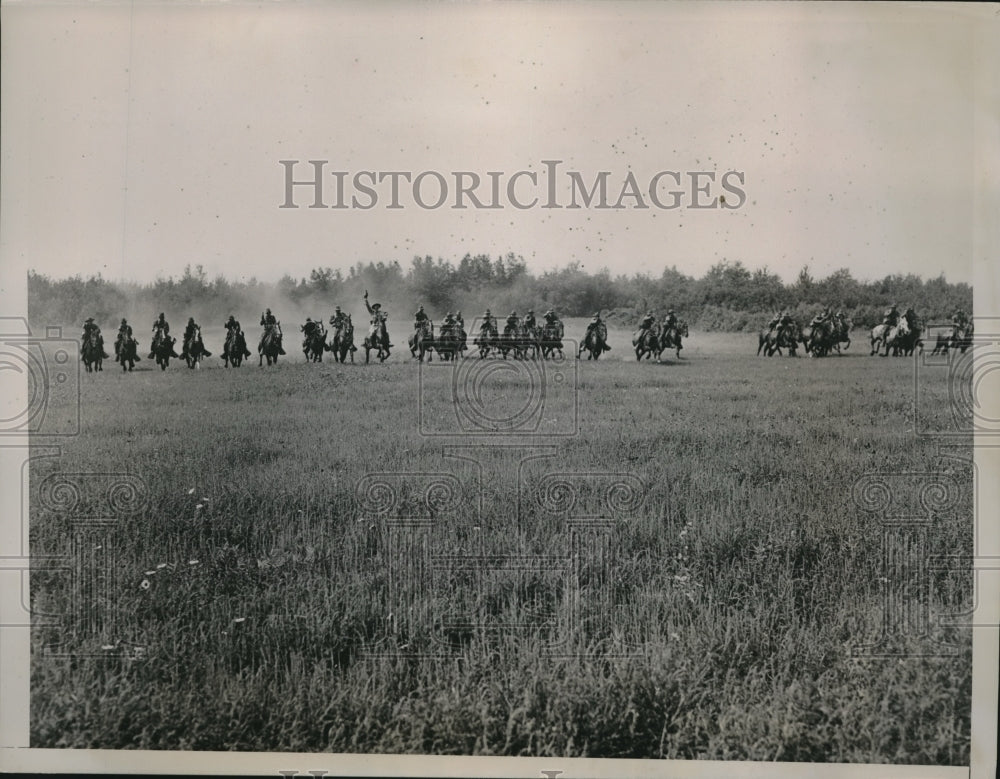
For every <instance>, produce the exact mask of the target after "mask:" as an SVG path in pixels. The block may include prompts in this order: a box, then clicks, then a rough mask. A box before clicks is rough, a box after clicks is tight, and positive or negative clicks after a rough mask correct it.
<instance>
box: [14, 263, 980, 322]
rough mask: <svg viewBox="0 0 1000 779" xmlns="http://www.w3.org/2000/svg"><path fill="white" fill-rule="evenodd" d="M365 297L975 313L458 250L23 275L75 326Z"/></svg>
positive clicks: (804, 283) (765, 283) (739, 277)
mask: <svg viewBox="0 0 1000 779" xmlns="http://www.w3.org/2000/svg"><path fill="white" fill-rule="evenodd" d="M365 290H368V291H369V294H370V298H371V300H372V301H379V302H381V303H382V304H383V307H384V308H385V309H386V310H388V311H389V313H390V316H391V319H392V321H397V322H398V321H405V320H408V319H410V318H411V317H412V315H413V312H414V311H415V309H416V307H417V305H420V304H422V305H424V306H425V308H426V309H427V311H428V312H429V313H430V314H431V315H432V316H437V317H440V316H441V315H443V314H444V313H445V312H446V311H449V310H451V311H457V310H462V311H463V314H464V315H465V317H466V318H471V317H475V316H478V315H480V314H481V313H482V312H483V310H484V309H486V308H490V309H491V310H492V312H493V314H494V315H504V316H506V315H507V314H508V313H509V312H510V311H511V310H516V311H517V312H518V314H522V315H523V314H524V312H525V311H526V310H527V309H528V308H534V310H535V312H536V314H539V315H540V314H541V313H543V312H544V311H545V310H547V309H549V308H552V309H554V310H555V311H556V312H557V313H558V314H559V316H561V317H564V318H565V317H581V316H588V317H589V316H591V315H592V314H593V313H594V312H595V311H600V312H602V315H603V316H604V317H605V318H606V319H608V320H609V321H612V322H617V323H620V324H624V325H631V324H634V323H635V322H636V321H638V319H639V318H640V317H641V315H642V314H644V313H645V312H646V311H649V310H651V311H654V312H656V313H657V314H658V315H660V316H662V315H663V314H664V313H665V312H666V311H667V310H668V309H671V308H672V309H673V310H674V311H675V312H676V313H677V315H678V316H680V317H682V318H684V319H686V320H687V321H688V323H689V324H690V325H691V327H693V328H695V329H699V330H724V331H742V330H754V329H757V328H759V327H761V326H762V325H763V324H765V323H766V322H767V320H768V319H770V318H771V317H772V316H773V315H774V314H776V313H777V312H778V311H779V310H782V309H785V310H788V311H789V312H791V314H792V315H793V316H795V317H797V318H799V319H800V320H806V321H807V320H808V319H810V318H811V317H812V316H813V315H814V314H815V313H817V312H818V311H819V310H820V309H821V308H823V307H827V306H829V307H830V308H831V310H832V311H836V310H838V309H840V310H842V311H843V312H844V313H845V314H846V315H847V316H849V317H850V318H851V319H852V320H853V321H854V324H855V326H856V327H872V326H874V325H875V324H877V323H878V322H880V321H881V318H882V313H883V311H884V310H885V308H886V307H887V306H889V305H890V304H892V303H897V304H898V305H899V306H901V307H906V306H913V307H914V308H915V309H916V311H917V313H918V314H919V315H920V317H921V318H922V319H923V320H924V321H925V322H937V321H944V320H946V319H948V318H950V317H951V315H952V314H953V313H954V312H955V311H956V310H957V309H959V308H961V309H963V310H965V311H966V312H969V313H971V311H972V287H971V286H970V285H968V284H964V283H951V282H948V281H947V280H946V279H945V278H944V275H941V276H938V277H937V278H932V279H922V278H920V277H919V276H916V275H914V274H905V275H899V274H897V275H889V276H886V277H884V278H882V279H879V280H875V281H860V280H858V279H855V278H854V277H853V276H852V275H851V273H850V271H848V270H847V269H841V270H838V271H836V272H834V273H832V274H830V275H829V276H827V277H826V278H822V279H818V278H814V277H813V275H812V273H811V272H810V270H809V268H808V266H807V267H804V268H802V270H801V271H800V272H799V274H798V277H797V278H796V279H795V281H794V282H791V283H784V282H783V281H782V280H781V278H780V277H779V276H778V275H777V274H775V273H772V272H770V271H769V270H768V269H767V268H762V269H757V270H750V269H748V268H746V267H745V266H744V265H743V264H742V263H741V262H727V261H724V262H720V263H717V264H715V265H713V266H712V267H711V268H710V269H709V270H708V272H707V273H705V275H704V276H702V277H701V278H695V277H694V276H690V275H688V274H686V273H683V272H682V271H680V270H678V269H677V268H676V266H674V267H670V268H667V269H665V270H664V271H663V272H662V273H660V274H659V275H649V274H633V275H625V274H619V275H614V276H613V275H612V274H611V273H610V271H608V270H607V269H602V270H598V271H596V272H590V271H587V270H585V269H584V268H583V267H582V266H581V265H580V264H579V263H570V264H569V265H566V266H565V267H563V268H560V269H558V270H550V271H545V272H543V273H533V272H531V271H530V270H529V268H528V264H527V263H526V262H525V260H524V258H523V257H521V256H517V255H514V254H513V253H508V254H507V255H505V256H498V257H495V258H494V257H491V256H488V255H484V254H479V255H475V256H473V255H470V254H466V255H465V256H464V257H462V258H461V259H460V260H457V261H450V260H445V259H441V258H437V259H434V258H432V257H430V256H424V257H414V258H413V259H412V261H411V262H410V263H409V265H408V266H406V267H404V266H403V265H401V264H400V263H399V262H398V261H389V262H384V261H383V262H369V263H358V264H356V265H354V266H352V267H350V268H349V269H348V270H346V271H342V270H339V269H334V268H331V267H317V268H314V269H313V270H312V271H311V272H310V274H309V276H308V278H304V277H303V278H294V277H292V276H290V275H288V274H286V275H284V276H282V277H281V278H280V279H279V280H278V281H276V282H265V281H259V280H257V279H254V278H251V279H249V280H239V281H236V280H230V279H227V278H225V277H224V276H221V275H219V276H216V277H215V278H212V279H209V278H208V276H207V275H206V273H205V271H204V269H203V267H202V266H201V265H195V266H193V267H192V266H191V265H188V266H187V267H185V269H184V273H183V274H182V275H181V276H180V277H179V278H174V277H172V276H171V277H167V278H158V279H156V281H154V282H151V283H147V284H138V283H134V282H118V281H110V280H107V279H104V278H102V277H101V276H100V275H96V276H90V277H88V278H83V277H81V276H73V277H70V278H65V279H53V278H50V277H48V276H46V275H43V274H40V273H36V272H29V274H28V314H29V319H30V320H31V321H32V323H35V324H39V325H43V324H62V325H71V324H81V323H82V322H83V321H84V319H86V318H87V317H90V316H92V317H94V318H95V320H97V322H98V323H101V324H102V325H105V326H107V325H109V324H111V323H113V322H117V321H118V319H120V318H121V317H123V316H124V317H129V319H130V321H132V320H133V319H138V320H139V323H140V324H142V322H143V319H144V318H146V317H148V318H150V321H152V317H154V316H155V315H156V314H157V313H159V312H160V311H164V312H165V313H166V314H167V316H168V319H171V320H179V319H180V318H181V317H183V318H184V319H186V318H187V317H188V316H194V317H195V318H196V319H197V320H198V321H199V323H202V324H207V325H213V324H218V325H221V324H222V321H223V320H224V319H225V317H228V315H229V314H234V315H236V317H237V318H242V319H244V320H246V321H244V325H245V326H246V325H248V324H250V325H253V324H256V318H257V317H258V316H259V312H261V311H263V309H264V308H271V309H272V310H273V311H274V313H275V314H276V315H277V316H278V317H279V319H281V318H282V317H284V318H285V320H286V321H288V320H291V321H290V323H295V322H297V321H301V320H302V319H304V318H305V316H306V315H311V316H313V317H314V318H315V317H323V318H324V319H326V318H328V317H329V315H330V314H331V313H332V311H333V308H334V306H335V305H340V306H342V307H343V308H344V310H345V311H347V312H349V313H354V314H355V316H356V317H357V316H358V315H360V314H362V313H364V306H363V303H362V295H363V294H364V291H365ZM359 308H360V311H359ZM365 318H366V315H365ZM178 324H182V322H178Z"/></svg>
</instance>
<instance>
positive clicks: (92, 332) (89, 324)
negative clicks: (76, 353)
mask: <svg viewBox="0 0 1000 779" xmlns="http://www.w3.org/2000/svg"><path fill="white" fill-rule="evenodd" d="M91 336H93V337H94V338H95V339H96V341H97V348H98V349H100V350H101V354H102V355H104V357H103V359H105V360H106V359H107V358H108V357H109V356H110V355H109V354H108V353H107V352H105V351H104V336H103V335H101V328H100V327H99V326H98V324H97V322H95V321H94V317H92V316H90V317H87V321H86V322H84V323H83V338H82V341H83V342H84V343H86V341H87V340H88V339H89V338H90V337H91ZM80 353H81V354H83V346H81V347H80Z"/></svg>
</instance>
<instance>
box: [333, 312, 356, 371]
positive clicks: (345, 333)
mask: <svg viewBox="0 0 1000 779" xmlns="http://www.w3.org/2000/svg"><path fill="white" fill-rule="evenodd" d="M335 322H336V320H334V319H333V317H331V318H330V324H332V325H334V331H333V343H331V344H330V345H329V346H327V347H326V348H327V349H328V350H329V351H331V352H333V359H334V360H336V361H337V362H340V363H342V362H344V361H345V360H346V359H347V355H351V362H354V353H355V352H356V351H357V350H358V349H357V347H356V346H355V345H354V323H353V322H351V315H350V314H348V315H347V316H345V317H344V319H343V322H342V323H341V324H340V325H337V324H335Z"/></svg>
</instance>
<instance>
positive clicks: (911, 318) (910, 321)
mask: <svg viewBox="0 0 1000 779" xmlns="http://www.w3.org/2000/svg"><path fill="white" fill-rule="evenodd" d="M903 319H905V320H906V326H907V327H909V328H910V330H916V329H917V327H918V326H919V324H920V321H919V320H918V319H917V312H916V311H914V310H913V308H912V307H910V308H907V309H906V311H904V312H903Z"/></svg>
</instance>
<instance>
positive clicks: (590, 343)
mask: <svg viewBox="0 0 1000 779" xmlns="http://www.w3.org/2000/svg"><path fill="white" fill-rule="evenodd" d="M607 344H608V326H607V325H606V324H604V322H601V323H600V324H598V325H596V326H594V327H592V328H590V330H588V331H587V334H586V335H585V336H584V337H583V341H582V343H581V344H580V348H579V350H578V351H577V353H576V358H577V359H578V360H579V359H580V355H581V354H583V352H584V351H586V352H587V359H588V360H597V359H599V358H600V356H601V355H602V354H604V352H606V351H607Z"/></svg>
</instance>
